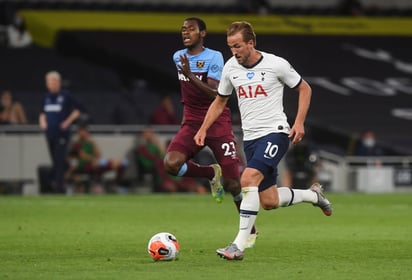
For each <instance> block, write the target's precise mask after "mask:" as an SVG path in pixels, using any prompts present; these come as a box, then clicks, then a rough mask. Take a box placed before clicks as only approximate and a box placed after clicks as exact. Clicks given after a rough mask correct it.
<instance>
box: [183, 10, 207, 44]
mask: <svg viewBox="0 0 412 280" xmlns="http://www.w3.org/2000/svg"><path fill="white" fill-rule="evenodd" d="M181 32H182V39H183V45H184V46H185V47H186V48H188V49H193V48H195V47H197V46H202V45H203V39H204V38H205V37H206V23H205V22H204V21H203V20H202V19H200V18H198V17H189V18H187V19H185V20H184V22H183V25H182V28H181Z"/></svg>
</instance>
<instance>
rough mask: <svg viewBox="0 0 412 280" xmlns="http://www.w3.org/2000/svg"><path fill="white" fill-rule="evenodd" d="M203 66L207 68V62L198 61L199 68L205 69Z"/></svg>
mask: <svg viewBox="0 0 412 280" xmlns="http://www.w3.org/2000/svg"><path fill="white" fill-rule="evenodd" d="M203 66H205V62H204V61H203V60H198V61H196V67H197V68H203Z"/></svg>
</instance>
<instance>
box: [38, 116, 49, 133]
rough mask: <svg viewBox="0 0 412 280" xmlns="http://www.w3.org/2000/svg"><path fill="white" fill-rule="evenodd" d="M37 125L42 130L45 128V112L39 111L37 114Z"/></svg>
mask: <svg viewBox="0 0 412 280" xmlns="http://www.w3.org/2000/svg"><path fill="white" fill-rule="evenodd" d="M39 125H40V128H41V129H43V130H46V129H47V119H46V113H43V112H42V113H40V115H39Z"/></svg>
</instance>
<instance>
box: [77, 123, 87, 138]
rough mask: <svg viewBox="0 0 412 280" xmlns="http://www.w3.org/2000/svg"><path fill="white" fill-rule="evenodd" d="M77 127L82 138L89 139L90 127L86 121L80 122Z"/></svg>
mask: <svg viewBox="0 0 412 280" xmlns="http://www.w3.org/2000/svg"><path fill="white" fill-rule="evenodd" d="M77 126H78V128H77V135H78V136H79V138H80V139H87V138H88V137H89V135H90V134H89V128H88V125H87V123H86V122H79V123H78V125H77Z"/></svg>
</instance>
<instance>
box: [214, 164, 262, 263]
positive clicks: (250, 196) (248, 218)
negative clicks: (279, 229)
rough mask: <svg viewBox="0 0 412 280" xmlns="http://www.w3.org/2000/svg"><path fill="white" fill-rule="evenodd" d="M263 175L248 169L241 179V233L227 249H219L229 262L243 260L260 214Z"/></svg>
mask: <svg viewBox="0 0 412 280" xmlns="http://www.w3.org/2000/svg"><path fill="white" fill-rule="evenodd" d="M262 179H263V174H262V173H261V172H260V171H259V170H257V169H254V168H249V167H247V168H246V169H245V170H244V171H243V174H242V177H241V185H242V193H243V199H242V203H241V205H240V219H239V231H238V233H237V235H236V238H235V239H234V241H233V242H232V243H230V244H229V245H228V246H227V247H226V248H220V249H217V251H216V252H217V254H218V255H220V256H221V257H223V258H225V259H228V260H242V259H243V256H244V250H245V248H246V246H247V241H248V238H249V235H250V232H251V230H252V228H253V225H254V223H255V221H256V218H257V215H258V212H259V188H258V185H259V184H260V181H261V180H262Z"/></svg>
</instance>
